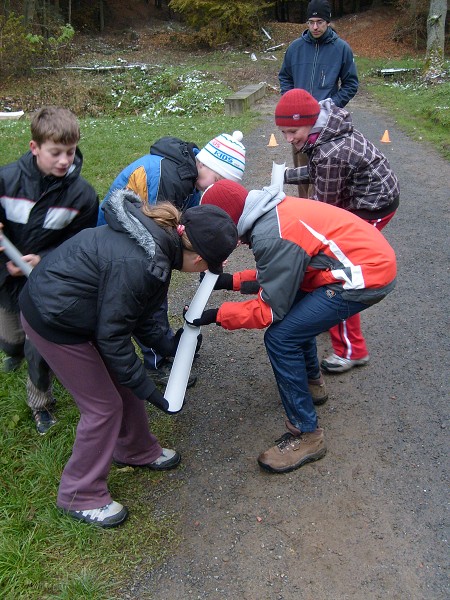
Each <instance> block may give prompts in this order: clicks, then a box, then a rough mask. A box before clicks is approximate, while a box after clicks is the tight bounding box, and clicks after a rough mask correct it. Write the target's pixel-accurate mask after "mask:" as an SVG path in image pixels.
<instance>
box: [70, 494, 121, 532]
mask: <svg viewBox="0 0 450 600" xmlns="http://www.w3.org/2000/svg"><path fill="white" fill-rule="evenodd" d="M63 512H64V513H66V514H67V515H70V516H71V517H73V518H74V519H77V520H78V521H84V522H85V523H89V524H90V525H98V526H99V527H117V526H118V525H121V524H122V523H123V522H124V521H125V520H126V519H127V517H128V509H127V508H126V507H125V506H122V504H119V503H118V502H114V500H113V501H112V502H110V503H109V504H105V506H101V507H100V508H90V509H88V510H66V509H63Z"/></svg>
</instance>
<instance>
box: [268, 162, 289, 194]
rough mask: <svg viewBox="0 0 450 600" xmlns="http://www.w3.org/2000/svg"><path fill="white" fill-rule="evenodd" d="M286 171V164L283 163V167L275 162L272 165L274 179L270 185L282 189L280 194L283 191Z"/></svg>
mask: <svg viewBox="0 0 450 600" xmlns="http://www.w3.org/2000/svg"><path fill="white" fill-rule="evenodd" d="M285 169H286V163H283V164H282V165H278V164H277V163H275V162H274V163H272V179H271V182H270V185H277V186H278V187H279V188H280V192H282V191H283V186H284V171H285Z"/></svg>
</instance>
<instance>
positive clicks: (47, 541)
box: [0, 366, 178, 600]
mask: <svg viewBox="0 0 450 600" xmlns="http://www.w3.org/2000/svg"><path fill="white" fill-rule="evenodd" d="M25 379H26V369H25V367H24V366H22V367H21V370H20V371H19V372H18V373H15V374H3V373H2V374H1V375H0V383H1V392H0V406H1V419H0V445H1V448H2V454H1V459H0V465H1V469H0V472H1V475H0V593H1V596H2V598H5V599H8V600H16V599H22V598H23V599H27V600H31V599H39V600H42V599H44V598H51V599H55V598H61V599H62V598H67V599H71V600H72V599H73V598H77V599H78V598H81V599H89V600H93V599H97V598H98V599H99V600H100V599H106V598H108V599H111V598H114V597H116V593H117V590H118V589H119V588H120V587H121V586H124V585H126V583H127V581H128V579H129V577H130V572H131V571H132V570H133V569H134V568H136V567H137V566H138V565H143V564H145V566H146V567H147V568H149V567H151V566H152V565H155V564H156V563H157V562H158V561H159V560H161V559H162V558H163V557H164V556H165V555H166V554H167V553H168V552H170V551H173V549H174V548H175V546H176V544H177V536H176V533H175V529H176V525H177V519H178V517H177V515H172V514H167V513H164V510H163V509H164V502H161V498H162V496H163V495H164V494H168V493H174V490H175V487H176V485H177V484H176V482H175V481H174V482H171V481H168V480H167V478H165V476H164V474H160V473H154V472H153V473H152V472H146V471H144V470H140V471H139V470H133V469H130V468H125V469H118V468H115V467H113V468H112V470H111V474H110V478H109V488H110V490H111V493H112V495H113V497H115V498H117V499H119V500H120V501H121V502H122V503H124V504H126V505H127V506H128V507H129V508H130V519H129V521H128V522H127V524H126V525H125V526H124V527H123V528H120V529H117V530H102V529H98V528H95V527H89V526H86V525H85V524H83V523H78V522H76V521H73V520H72V519H70V518H68V517H66V516H64V515H63V514H61V513H60V512H59V511H58V510H57V508H56V506H55V501H56V493H57V488H58V483H59V478H60V474H61V471H62V469H63V467H64V464H65V463H66V461H67V459H68V457H69V456H70V452H71V446H72V443H73V440H74V436H75V428H76V424H77V421H78V412H77V409H76V407H75V405H74V403H73V401H72V400H71V398H70V396H69V394H68V393H67V392H66V391H65V390H64V389H63V388H62V387H61V386H60V385H59V384H58V383H56V386H55V387H56V389H55V395H56V397H57V398H58V423H57V424H56V425H55V426H54V427H53V428H52V429H51V430H50V432H49V433H48V434H47V435H46V436H38V435H37V433H36V432H35V430H34V424H33V423H32V420H31V414H30V411H29V409H28V407H27V406H26V404H25V401H24V396H25ZM148 412H149V416H150V419H151V422H152V430H153V431H154V433H155V434H156V435H157V436H158V438H159V440H160V441H161V443H163V444H166V445H170V446H171V445H173V443H174V439H173V438H174V432H173V423H172V421H171V420H170V417H167V416H165V415H162V414H160V413H157V412H156V411H155V410H154V409H153V408H152V407H150V406H149V409H148Z"/></svg>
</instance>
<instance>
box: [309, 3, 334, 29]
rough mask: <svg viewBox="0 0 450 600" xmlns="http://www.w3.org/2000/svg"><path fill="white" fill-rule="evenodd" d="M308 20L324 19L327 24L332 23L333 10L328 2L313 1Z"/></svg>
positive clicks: (310, 5) (310, 4)
mask: <svg viewBox="0 0 450 600" xmlns="http://www.w3.org/2000/svg"><path fill="white" fill-rule="evenodd" d="M306 18H307V19H323V20H324V21H326V22H327V23H329V22H330V21H331V8H330V5H329V3H328V2H327V0H311V2H310V3H309V4H308V9H307V12H306Z"/></svg>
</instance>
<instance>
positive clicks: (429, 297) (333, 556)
mask: <svg viewBox="0 0 450 600" xmlns="http://www.w3.org/2000/svg"><path fill="white" fill-rule="evenodd" d="M274 104H275V98H274V99H273V104H271V102H270V100H269V101H268V102H266V104H264V105H261V110H262V111H263V112H264V113H266V115H265V116H264V118H263V122H262V124H261V126H260V127H259V128H258V129H257V130H255V131H254V132H253V133H252V134H251V135H248V136H246V138H245V139H244V142H245V145H246V147H247V152H248V154H247V170H246V175H245V181H244V183H245V185H246V187H247V188H249V189H251V188H260V187H261V186H262V185H265V184H266V183H269V181H270V172H271V165H272V160H275V161H276V162H279V163H280V162H285V161H286V162H287V164H290V148H288V146H287V144H286V143H285V142H284V141H283V140H282V138H281V136H280V135H279V133H278V132H277V131H276V130H275V127H274V125H273V118H272V114H273V107H274ZM349 109H350V110H351V112H352V114H353V119H354V124H355V127H356V128H358V129H360V130H361V131H362V132H363V133H364V134H365V135H366V137H368V138H369V139H371V140H372V141H374V142H375V144H376V145H378V146H379V147H380V148H381V149H382V150H383V151H384V152H385V153H386V154H387V156H388V157H389V159H390V162H391V165H392V166H393V168H394V169H395V171H396V173H397V174H398V176H399V179H400V182H401V189H402V193H401V205H400V209H399V211H398V214H397V215H396V217H395V218H394V220H393V221H392V222H391V223H390V224H389V225H388V227H387V228H386V229H385V231H384V232H385V234H386V236H387V238H388V239H389V241H390V242H391V244H392V245H393V247H394V248H395V250H396V252H397V257H398V263H399V278H398V285H397V288H396V290H395V291H394V292H393V293H392V294H391V295H390V296H389V297H388V298H387V299H386V300H385V301H384V302H382V303H381V304H379V305H376V306H374V307H372V308H371V309H369V310H368V311H366V312H365V313H364V315H363V317H362V320H363V329H364V332H365V334H366V336H367V340H368V343H369V349H370V354H371V362H370V365H369V366H367V367H362V368H360V369H356V370H354V371H353V372H350V373H346V374H342V375H334V376H331V375H329V376H327V385H328V388H329V392H330V399H329V401H328V402H327V404H325V405H324V406H322V407H319V408H318V413H319V419H320V425H321V426H322V427H324V429H325V433H326V438H327V443H328V453H327V455H326V456H325V458H324V459H323V460H320V461H318V462H316V463H312V464H310V465H307V466H305V467H303V468H301V469H299V470H297V471H294V472H292V473H288V474H285V475H273V474H268V473H265V472H262V471H261V470H260V469H259V467H258V465H257V463H256V457H257V456H258V454H259V453H260V452H261V451H262V450H264V449H266V448H268V447H269V446H271V445H272V444H273V441H274V440H275V439H276V438H277V437H279V435H281V433H283V431H284V426H283V421H284V413H283V410H282V407H281V404H280V401H279V398H278V394H277V390H276V386H275V383H274V378H273V375H272V371H271V368H270V366H269V363H268V360H267V357H266V353H265V350H264V345H263V332H261V331H236V332H227V331H225V330H223V329H221V328H219V327H216V326H210V327H208V328H204V331H203V333H204V343H203V348H202V352H201V357H200V359H199V361H198V364H197V366H196V370H197V372H198V375H199V381H198V383H197V385H196V387H195V388H193V390H191V391H190V393H189V402H188V404H187V405H186V407H185V409H184V410H183V412H182V413H180V414H179V415H178V416H176V417H174V418H176V420H177V427H178V431H179V433H178V440H177V448H178V449H179V450H180V451H181V452H182V455H183V466H182V468H181V469H180V470H178V471H176V472H174V473H172V474H170V475H169V477H170V478H172V480H173V479H175V480H179V481H180V483H182V485H180V487H179V490H178V492H177V494H176V495H174V494H173V495H167V496H166V497H164V498H162V499H161V497H159V499H158V504H160V505H162V506H161V509H162V510H164V512H166V513H167V514H172V513H176V514H178V515H181V522H180V525H179V528H178V533H179V534H180V535H181V537H182V541H181V544H180V545H179V547H178V549H177V551H176V554H175V555H174V556H173V557H172V558H170V560H168V561H167V562H166V563H165V564H163V565H162V566H161V567H160V568H158V569H157V570H154V571H150V572H140V573H139V574H138V575H135V576H133V577H134V579H133V581H130V588H129V591H128V592H127V594H125V595H124V598H125V597H127V598H128V597H130V598H152V599H154V600H175V599H183V600H185V599H189V598H196V599H202V600H203V599H217V600H312V599H314V600H317V599H319V600H328V599H329V600H344V599H348V598H351V599H362V598H364V599H366V600H367V599H374V600H375V599H377V600H378V599H380V600H381V599H383V600H384V599H386V598H390V599H398V600H409V599H411V600H421V599H423V600H430V599H432V600H444V598H448V597H449V596H450V592H449V589H448V579H447V574H448V566H449V564H448V548H447V547H446V545H447V538H448V529H446V528H445V515H446V508H445V504H446V499H448V496H447V492H448V486H447V478H446V476H447V474H448V471H446V456H447V452H446V450H448V432H449V421H448V412H447V410H448V409H447V405H448V389H449V385H448V384H449V379H448V365H449V363H450V356H449V341H448V340H449V328H448V320H449V319H448V316H449V308H448V305H449V302H448V265H449V263H448V247H449V246H448V216H449V187H448V182H449V179H450V177H449V171H450V169H449V164H448V163H447V162H446V161H444V160H443V159H441V158H439V156H437V155H436V154H435V153H434V152H433V149H430V148H429V147H426V146H424V145H422V144H420V143H416V142H413V141H412V140H410V139H409V138H408V137H407V136H406V135H405V134H403V133H402V132H401V131H399V129H397V127H396V125H395V122H394V121H393V120H392V119H391V118H390V117H389V116H388V115H386V114H384V113H383V112H382V111H380V110H378V109H377V108H376V106H375V105H374V104H372V103H371V102H370V101H369V100H368V99H367V98H365V97H364V96H363V95H359V96H358V97H357V99H355V100H354V101H352V103H351V105H350V106H349ZM386 129H388V131H389V135H390V139H391V143H390V144H381V142H380V138H381V136H382V135H383V132H384V131H385V130H386ZM271 133H275V134H276V138H277V141H278V143H279V146H277V147H276V148H268V147H267V144H268V141H269V137H270V134H271ZM288 187H289V186H286V188H288ZM285 191H286V192H287V193H292V192H293V191H294V188H290V189H285ZM445 249H446V251H445ZM252 264H253V261H252V255H251V252H250V251H249V250H248V249H240V250H239V251H236V252H235V253H234V255H233V256H232V258H231V259H230V261H229V270H230V271H233V270H238V269H241V268H246V267H250V266H251V265H252ZM195 287H196V285H195V283H193V282H192V281H191V280H190V283H189V284H187V285H186V288H185V289H183V290H180V291H179V292H177V293H176V294H175V295H174V297H173V298H172V304H171V310H172V311H173V313H174V314H180V313H181V308H182V305H183V303H184V301H185V300H187V299H189V298H192V296H193V293H194V291H195ZM236 296H237V295H236ZM225 299H235V300H236V299H237V300H239V298H237V297H235V296H234V295H233V294H231V293H229V292H214V295H213V296H212V298H211V300H210V306H217V305H218V304H219V303H221V302H222V301H224V300H225ZM318 344H319V355H320V357H322V356H323V355H325V354H327V353H328V351H329V350H330V344H329V340H328V335H327V334H324V335H322V336H321V337H320V339H319V340H318Z"/></svg>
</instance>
